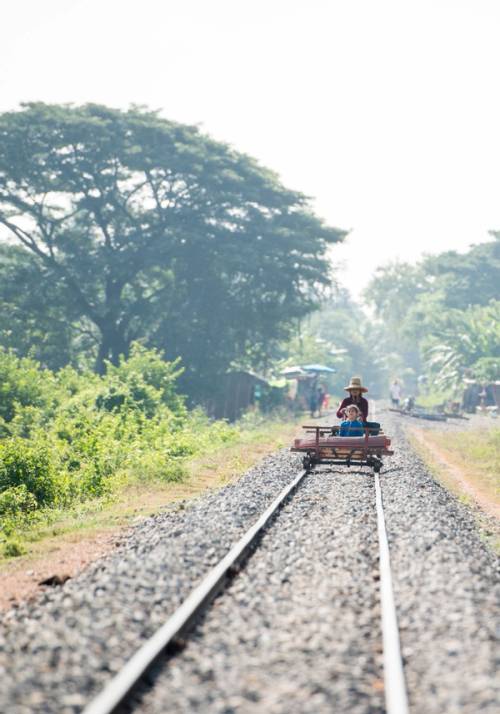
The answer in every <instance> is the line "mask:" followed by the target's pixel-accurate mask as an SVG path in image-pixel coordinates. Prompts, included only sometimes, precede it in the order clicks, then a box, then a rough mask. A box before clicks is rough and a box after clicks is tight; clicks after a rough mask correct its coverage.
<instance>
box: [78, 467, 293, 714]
mask: <svg viewBox="0 0 500 714" xmlns="http://www.w3.org/2000/svg"><path fill="white" fill-rule="evenodd" d="M306 475H307V471H301V473H299V474H298V476H296V477H295V479H294V480H293V481H292V482H291V483H289V484H288V485H287V486H285V488H284V489H283V490H282V491H281V493H280V494H279V495H278V496H277V497H276V498H275V499H274V501H273V502H272V503H271V505H270V506H269V507H268V508H267V509H266V510H265V511H264V513H263V514H262V515H261V516H260V518H259V519H258V520H257V521H256V523H255V524H254V525H253V526H252V527H251V528H249V529H248V531H247V532H246V533H245V534H244V535H243V536H242V537H241V538H240V540H239V541H238V542H237V543H235V545H234V546H233V547H232V548H231V550H230V551H229V552H228V553H227V555H225V556H224V558H223V559H222V560H221V561H220V562H219V563H218V564H217V565H216V566H215V567H214V568H213V569H212V570H211V571H210V572H209V573H208V574H207V575H206V576H205V578H204V579H203V580H202V582H201V583H200V584H199V585H198V586H197V587H196V588H195V589H194V590H192V591H191V593H190V594H189V595H188V597H187V598H186V600H184V602H183V603H182V605H180V607H179V608H178V609H177V610H176V611H175V612H174V613H173V614H172V615H171V617H169V618H168V620H167V621H166V622H165V623H164V624H163V625H162V626H161V627H160V629H159V630H157V631H156V632H155V634H154V635H153V636H152V637H150V639H148V640H147V641H146V642H145V643H144V644H143V645H142V647H141V648H140V649H139V650H137V652H136V653H135V654H134V655H133V656H132V657H131V658H130V659H129V660H128V662H126V664H125V665H124V667H123V668H122V669H121V670H120V671H119V672H118V673H117V674H116V675H115V676H114V677H113V679H112V680H111V681H110V682H109V683H108V684H107V685H106V686H105V688H104V689H103V690H102V691H101V692H100V693H99V694H98V695H97V696H96V697H95V698H94V699H93V700H92V701H91V702H90V704H89V705H88V706H87V707H86V708H85V709H84V710H83V714H111V713H112V712H113V711H115V709H116V707H117V706H118V705H119V704H121V703H122V702H123V701H124V700H125V698H126V697H127V695H128V694H130V692H131V691H132V690H133V689H134V687H135V686H136V685H137V684H138V682H139V680H140V679H141V677H143V675H144V674H145V673H146V671H147V670H148V669H149V668H150V667H151V665H152V664H153V663H154V662H155V660H156V659H157V658H158V657H159V656H160V655H161V653H162V652H164V651H165V650H166V649H167V648H168V646H169V645H172V644H173V643H175V640H176V639H177V638H179V637H181V636H182V635H183V634H184V633H186V632H187V631H188V630H189V628H190V626H191V625H192V624H193V622H194V620H195V619H196V618H197V617H198V616H199V614H200V612H201V611H202V610H203V608H204V607H207V606H208V605H209V604H210V603H211V602H212V600H213V599H214V598H215V597H216V595H217V594H218V593H219V592H220V591H221V590H222V589H223V587H224V585H225V583H226V581H227V580H228V579H229V577H230V574H231V570H232V569H234V567H235V566H236V565H238V563H240V562H241V561H242V560H243V559H244V558H245V557H246V556H247V554H248V553H249V551H250V549H251V548H252V546H253V545H254V543H255V541H256V540H257V538H258V537H259V535H260V534H261V532H262V531H263V529H264V528H265V527H266V526H267V525H268V523H269V522H270V520H271V519H272V518H273V516H274V515H275V513H276V512H277V511H278V509H279V508H280V507H281V506H282V505H283V503H284V502H285V501H286V499H287V498H288V496H289V495H290V494H291V493H292V491H294V490H295V489H296V488H297V486H298V485H299V483H300V482H301V481H302V479H303V478H304V477H305V476H306Z"/></svg>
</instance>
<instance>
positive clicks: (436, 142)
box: [0, 0, 500, 296]
mask: <svg viewBox="0 0 500 714" xmlns="http://www.w3.org/2000/svg"><path fill="white" fill-rule="evenodd" d="M4 16H5V25H4V27H6V28H8V32H6V37H5V38H4V42H3V45H2V47H1V48H0V111H9V110H13V109H15V108H17V107H18V106H19V104H20V103H21V102H26V101H44V102H74V103H77V104H79V103H85V102H97V103H103V104H107V105H110V106H115V107H121V108H126V107H128V106H130V104H133V103H135V104H144V105H147V106H149V107H150V108H153V109H154V108H160V109H161V113H162V115H163V116H165V117H167V118H169V119H172V120H175V121H179V122H185V123H189V124H198V125H199V126H200V128H201V129H202V130H203V131H206V132H207V133H209V134H210V135H211V136H213V137H214V138H215V139H217V140H221V141H225V142H228V143H230V144H231V145H232V146H234V148H235V149H237V150H238V151H242V152H245V153H248V154H250V155H252V156H254V157H255V158H256V159H257V160H258V161H259V162H260V163H262V164H263V165H265V166H267V167H268V168H270V169H272V170H274V171H276V172H277V173H278V174H279V175H280V176H281V178H282V181H283V183H284V184H285V185H286V186H288V187H290V188H293V189H296V190H300V191H302V192H304V193H305V194H307V195H309V196H311V197H312V199H313V206H314V208H315V210H316V211H317V213H318V214H319V215H320V216H322V217H324V218H325V220H326V221H327V222H328V223H329V224H331V225H335V226H338V227H340V228H345V229H350V230H351V233H350V235H349V236H348V238H347V240H346V243H345V245H343V246H341V247H336V248H335V249H334V250H333V252H332V254H333V256H334V262H335V263H337V264H338V263H342V262H343V264H344V267H343V268H341V270H340V278H341V280H342V282H343V283H344V284H345V285H347V286H348V287H349V289H350V290H351V292H352V294H353V295H354V296H359V294H360V292H361V290H362V289H363V288H364V287H365V285H366V283H367V281H368V280H369V278H370V276H371V275H372V273H373V270H374V269H375V268H376V267H377V266H379V265H384V264H387V262H389V261H392V260H397V259H399V260H405V261H412V262H413V261H415V260H418V259H419V258H420V257H421V256H422V254H423V253H438V252H441V251H444V250H458V251H464V250H466V249H467V248H468V247H469V245H471V244H476V243H480V242H484V241H485V240H488V239H489V236H488V230H490V229H498V228H500V202H499V200H498V198H499V195H500V175H499V173H498V170H497V167H498V165H499V164H500V141H499V138H498V126H499V125H500V100H499V98H498V93H497V91H496V80H497V68H498V66H499V60H500V47H499V45H498V42H497V38H498V34H499V31H500V5H499V4H498V3H496V2H493V0H477V1H476V2H474V3H473V2H469V1H467V0H422V2H419V3H418V4H417V3H413V2H410V1H409V0H408V1H404V0H399V1H396V0H381V1H380V2H378V3H376V4H374V3H371V2H369V0H354V1H353V2H350V3H345V2H340V1H337V0H333V1H332V2H328V1H327V0H310V1H309V2H308V3H305V2H302V1H300V0H288V1H285V0H271V1H268V2H264V0H256V1H254V2H252V3H249V2H240V3H234V2H230V0H213V2H211V3H210V4H209V5H208V4H207V3H204V2H202V0H185V2H183V3H182V5H180V4H177V3H174V2H170V1H168V0H167V2H162V3H159V2H156V1H155V0H143V2H141V3H140V4H139V3H136V2H133V1H132V0H124V1H123V2H118V0H108V1H107V2H106V3H98V2H97V0H86V1H85V2H84V1H83V0H46V1H45V2H44V3H43V7H42V6H41V4H40V3H37V2H34V0H26V1H25V2H22V3H19V4H18V5H16V6H13V5H12V6H10V7H9V8H6V9H4Z"/></svg>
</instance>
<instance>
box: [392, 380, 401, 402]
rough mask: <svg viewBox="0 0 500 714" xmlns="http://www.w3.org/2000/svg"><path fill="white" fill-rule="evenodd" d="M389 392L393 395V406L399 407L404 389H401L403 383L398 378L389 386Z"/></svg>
mask: <svg viewBox="0 0 500 714" xmlns="http://www.w3.org/2000/svg"><path fill="white" fill-rule="evenodd" d="M389 394H390V397H391V404H392V406H393V407H396V408H397V407H399V402H400V401H401V394H402V389H401V384H400V383H399V380H398V379H395V380H394V381H393V382H392V384H391V386H390V387H389Z"/></svg>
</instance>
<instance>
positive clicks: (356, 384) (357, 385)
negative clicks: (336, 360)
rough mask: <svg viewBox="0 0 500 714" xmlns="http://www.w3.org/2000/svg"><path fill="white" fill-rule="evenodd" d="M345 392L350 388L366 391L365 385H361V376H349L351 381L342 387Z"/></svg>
mask: <svg viewBox="0 0 500 714" xmlns="http://www.w3.org/2000/svg"><path fill="white" fill-rule="evenodd" d="M344 389H345V390H346V392H349V391H350V390H351V389H359V391H360V392H367V391H368V389H367V388H366V387H362V386H361V377H351V383H350V384H348V385H347V387H344Z"/></svg>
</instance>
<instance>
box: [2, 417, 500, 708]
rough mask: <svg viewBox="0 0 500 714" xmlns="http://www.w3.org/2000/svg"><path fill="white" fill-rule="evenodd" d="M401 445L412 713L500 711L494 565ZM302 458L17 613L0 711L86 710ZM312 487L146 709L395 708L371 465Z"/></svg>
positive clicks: (401, 600)
mask: <svg viewBox="0 0 500 714" xmlns="http://www.w3.org/2000/svg"><path fill="white" fill-rule="evenodd" d="M384 421H385V420H384ZM387 421H389V420H387ZM394 429H396V425H395V424H393V425H391V426H389V425H387V426H386V431H387V432H388V433H391V434H392V433H393V431H394ZM394 445H395V446H396V448H397V455H396V456H395V457H393V458H392V459H391V460H390V461H389V460H388V461H387V465H386V469H387V470H386V473H385V474H384V473H382V476H381V484H382V491H383V497H384V505H385V508H386V512H387V526H388V535H389V540H390V547H391V560H392V565H393V572H394V578H395V594H396V604H397V607H398V612H399V618H400V626H401V635H402V646H403V655H404V657H405V660H406V662H405V674H406V677H407V681H408V685H409V686H408V688H409V697H410V711H411V712H412V714H413V713H414V712H419V713H420V712H422V714H423V713H424V712H425V713H426V714H432V713H433V712H436V713H437V712H440V713H441V712H444V711H446V712H448V711H449V712H452V711H460V712H461V713H462V712H466V713H467V712H470V714H472V713H473V712H474V714H475V713H476V712H477V711H478V710H480V709H481V711H483V712H487V713H489V712H493V711H494V710H495V707H496V694H497V692H495V689H494V681H495V680H494V672H493V670H492V666H493V665H492V661H493V657H492V654H493V646H494V640H493V631H492V630H493V618H494V615H495V614H497V613H498V610H497V609H496V608H497V607H498V589H497V590H496V591H495V585H497V583H498V580H497V578H496V572H495V566H496V562H495V559H494V558H493V556H492V555H491V553H489V552H488V551H487V550H486V549H485V547H484V546H483V544H482V543H481V542H480V540H479V538H478V536H477V533H476V532H475V527H474V523H473V521H472V518H471V517H470V516H469V513H468V511H467V510H466V509H465V508H464V507H463V506H461V505H460V504H459V503H458V502H457V501H456V500H455V499H454V498H452V497H450V496H449V495H448V494H447V493H446V492H445V491H444V490H443V489H442V488H441V487H440V486H438V485H437V484H435V482H434V481H433V480H432V479H431V478H430V477H429V475H428V473H427V472H426V470H425V468H424V467H423V465H422V464H421V462H420V461H419V460H418V459H417V458H416V457H414V456H413V455H411V454H410V453H407V451H406V449H407V447H406V444H405V443H404V440H403V438H402V437H401V435H399V434H397V438H396V439H395V440H394ZM297 464H298V459H297V458H296V457H293V456H292V455H289V454H286V453H281V454H277V455H276V456H274V457H272V458H270V459H267V460H266V461H265V462H263V463H262V464H261V465H260V467H258V468H256V469H253V470H252V471H251V472H250V473H249V474H247V476H246V477H245V478H243V479H242V480H241V481H240V482H238V483H237V484H235V485H234V486H231V487H228V488H226V489H223V490H221V491H220V492H218V493H214V494H210V495H209V496H207V497H206V498H203V499H200V501H199V502H197V503H195V504H193V506H192V507H190V508H189V509H187V510H185V511H181V512H178V513H173V514H165V515H162V516H158V517H156V518H152V519H149V520H148V521H147V522H146V523H144V524H142V525H141V526H139V527H138V528H137V529H136V530H135V532H134V534H133V536H132V537H131V538H130V539H129V540H128V541H127V543H126V544H125V545H124V546H123V547H122V548H121V550H120V551H119V553H117V554H114V555H112V556H109V557H108V558H106V559H104V560H103V561H102V562H101V563H98V564H96V565H95V566H93V567H92V568H90V569H89V571H87V572H86V573H84V574H82V576H81V577H80V578H78V579H77V580H74V581H72V582H68V583H67V584H66V585H65V586H64V587H63V588H61V589H59V590H58V591H56V592H53V593H47V594H45V595H44V596H43V597H42V599H41V601H40V602H39V604H38V605H37V606H36V607H24V608H20V609H19V610H18V611H14V612H12V613H10V614H9V615H8V616H7V617H6V618H5V619H4V623H3V627H2V630H1V634H0V651H1V654H0V667H2V668H3V671H2V672H1V674H2V686H1V693H0V710H1V711H4V710H5V711H8V712H9V714H10V713H11V712H12V713H13V714H15V713H17V712H30V713H31V712H42V711H43V712H50V711H54V712H78V711H81V710H82V708H83V706H84V704H86V703H87V702H88V701H89V699H90V698H91V697H92V696H93V695H94V694H95V693H97V691H99V689H100V688H101V687H102V685H103V684H104V683H105V682H106V681H107V680H109V678H110V676H111V675H112V674H113V673H115V672H116V671H118V670H119V668H120V667H121V666H122V664H123V662H124V661H126V660H127V659H128V658H129V657H130V655H131V654H132V652H133V651H134V650H135V649H136V648H137V646H138V645H139V644H140V643H141V642H143V641H144V639H145V638H147V637H149V636H150V635H151V634H152V632H153V631H154V630H155V629H156V628H157V627H158V626H159V625H160V624H161V623H162V622H163V621H164V620H165V618H166V616H168V614H169V613H171V612H172V611H173V610H174V609H175V607H176V606H177V605H178V604H179V603H180V602H181V601H182V600H183V599H184V598H185V597H186V595H187V593H188V592H189V590H190V588H191V587H192V584H193V583H195V582H197V581H198V580H199V578H200V577H201V576H202V575H203V573H205V572H206V571H207V569H208V568H209V567H210V566H211V565H213V564H214V563H215V562H217V561H218V560H219V559H220V557H222V555H223V554H224V553H225V552H226V551H227V549H228V547H229V546H230V545H231V544H232V543H233V542H234V541H235V540H237V538H238V537H239V536H240V535H241V534H242V532H243V531H244V529H245V528H246V527H248V525H249V524H250V523H252V522H253V521H255V519H256V517H257V515H258V513H260V512H261V511H262V510H263V509H264V508H265V507H266V505H268V504H269V503H270V502H271V501H272V499H273V497H274V496H275V495H276V494H277V493H278V491H279V490H280V489H281V488H282V487H283V485H284V484H285V483H286V482H288V481H290V479H291V474H292V473H293V471H297V470H298V469H297ZM300 496H301V497H300V499H292V501H290V503H289V504H288V505H287V506H286V508H285V509H284V511H283V513H282V514H281V516H280V519H279V524H280V527H279V528H278V529H276V531H275V533H276V537H277V538H278V539H279V543H277V541H276V540H274V537H273V538H271V533H269V537H268V536H266V537H265V538H264V540H263V542H262V547H261V548H260V549H259V550H258V551H257V552H256V553H255V554H254V556H253V557H252V559H251V560H250V562H249V563H248V565H247V568H246V569H245V570H244V572H243V573H242V574H241V575H240V576H239V577H238V578H237V579H235V580H234V582H233V584H232V587H231V588H230V590H229V592H228V593H227V596H224V597H223V598H220V599H219V600H218V601H216V603H215V605H214V607H213V609H212V610H211V612H210V614H209V615H208V616H207V617H206V619H205V621H204V622H203V623H202V625H201V627H200V628H199V630H198V631H197V633H196V634H195V636H194V638H193V642H192V643H190V644H189V646H188V647H187V648H186V649H185V651H184V652H182V653H181V655H180V656H179V657H178V658H176V659H175V660H173V661H172V662H171V663H170V665H169V667H168V668H167V671H166V673H165V674H163V675H161V676H160V677H159V678H158V681H157V683H156V684H157V686H155V689H154V692H156V694H153V692H151V693H147V692H145V693H143V704H142V705H141V706H143V707H144V709H143V711H148V712H149V711H162V712H166V711H170V710H171V711H197V710H199V711H207V712H212V711H213V712H219V711H221V712H222V711H225V712H230V711H235V712H238V711H241V712H245V711H254V712H257V711H263V710H264V711H270V712H274V711H275V712H285V711H287V712H294V711H297V712H307V711H311V712H313V711H314V712H323V711H325V712H326V711H332V709H335V710H337V711H339V712H341V711H346V712H347V711H349V712H367V713H368V712H374V713H375V712H382V711H384V701H383V691H382V689H383V683H382V681H381V656H380V649H381V648H380V630H379V624H378V623H379V622H380V611H379V606H378V596H377V586H376V585H377V577H378V568H377V567H376V564H377V529H376V520H375V510H374V503H373V501H374V499H373V483H372V477H371V476H370V475H368V474H365V475H360V474H359V473H356V472H354V471H351V472H349V471H347V469H336V470H335V471H333V472H332V471H325V472H319V473H316V474H313V475H312V476H311V477H308V479H307V481H306V483H305V484H304V487H303V488H302V489H301V494H300ZM266 542H268V545H267V546H266ZM271 631H272V634H271ZM150 696H153V699H151V700H150V699H149V697H150ZM156 697H159V699H156ZM155 707H157V708H156V709H155ZM158 707H160V708H158Z"/></svg>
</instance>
